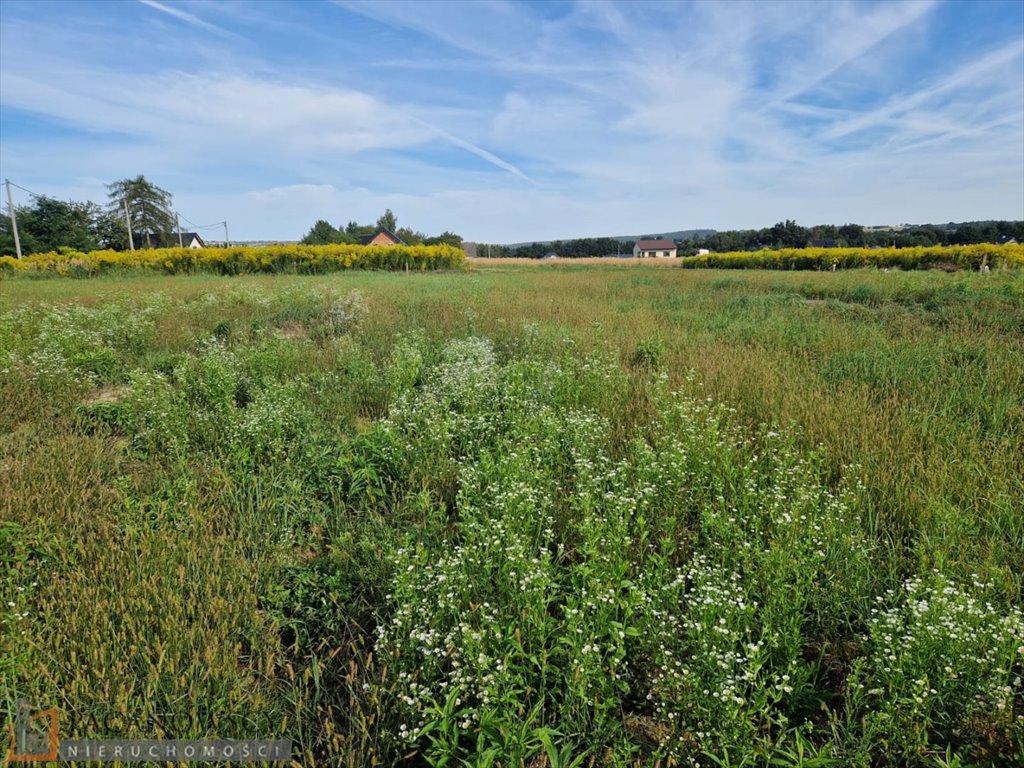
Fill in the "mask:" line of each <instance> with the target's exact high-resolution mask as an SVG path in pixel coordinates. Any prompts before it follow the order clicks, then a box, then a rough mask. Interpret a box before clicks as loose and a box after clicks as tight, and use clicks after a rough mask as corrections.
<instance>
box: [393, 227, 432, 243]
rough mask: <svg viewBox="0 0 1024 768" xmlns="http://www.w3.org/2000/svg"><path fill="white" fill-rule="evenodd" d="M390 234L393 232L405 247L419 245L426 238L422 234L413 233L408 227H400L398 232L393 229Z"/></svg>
mask: <svg viewBox="0 0 1024 768" xmlns="http://www.w3.org/2000/svg"><path fill="white" fill-rule="evenodd" d="M391 232H394V234H395V235H397V236H398V239H399V240H401V241H402V242H403V243H405V244H406V245H420V244H422V243H423V242H424V241H425V240H426V239H427V236H426V235H424V234H423V233H422V232H414V231H413V230H411V229H409V227H402V228H401V229H398V230H394V229H393V230H391Z"/></svg>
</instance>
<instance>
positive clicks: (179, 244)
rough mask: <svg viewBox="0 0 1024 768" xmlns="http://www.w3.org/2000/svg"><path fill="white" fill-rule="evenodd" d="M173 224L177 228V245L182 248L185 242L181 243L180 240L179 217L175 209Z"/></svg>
mask: <svg viewBox="0 0 1024 768" xmlns="http://www.w3.org/2000/svg"><path fill="white" fill-rule="evenodd" d="M174 226H176V227H177V228H178V247H179V248H184V247H185V243H183V242H182V241H181V219H180V218H178V212H177V211H175V212H174Z"/></svg>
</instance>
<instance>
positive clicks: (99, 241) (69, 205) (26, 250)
mask: <svg viewBox="0 0 1024 768" xmlns="http://www.w3.org/2000/svg"><path fill="white" fill-rule="evenodd" d="M14 212H15V215H16V217H17V220H18V237H19V239H20V241H21V252H22V253H23V254H26V255H27V254H30V253H46V252H48V251H57V250H60V249H61V248H70V249H73V250H75V251H82V252H89V251H99V250H113V251H124V250H127V249H128V229H127V227H126V226H125V223H124V218H123V217H119V216H117V215H116V214H115V213H113V212H111V211H109V210H107V209H105V208H102V207H100V206H98V205H96V203H90V202H75V201H70V202H65V201H63V200H55V199H54V198H52V197H37V198H35V200H34V202H33V204H32V205H17V206H15V207H14ZM15 253H16V250H15V247H14V231H13V229H12V227H11V219H10V216H3V217H0V256H13V255H14V254H15Z"/></svg>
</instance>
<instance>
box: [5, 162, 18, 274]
mask: <svg viewBox="0 0 1024 768" xmlns="http://www.w3.org/2000/svg"><path fill="white" fill-rule="evenodd" d="M4 184H6V185H7V210H8V211H10V213H11V229H12V230H13V231H14V252H15V253H17V254H18V258H19V259H20V258H21V238H20V237H18V217H17V216H15V215H14V200H13V199H12V198H11V180H10V179H4Z"/></svg>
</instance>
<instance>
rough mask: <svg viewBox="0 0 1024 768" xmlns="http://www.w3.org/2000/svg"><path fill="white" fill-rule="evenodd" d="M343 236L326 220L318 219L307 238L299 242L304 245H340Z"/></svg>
mask: <svg viewBox="0 0 1024 768" xmlns="http://www.w3.org/2000/svg"><path fill="white" fill-rule="evenodd" d="M343 239H344V238H343V235H342V233H341V232H339V231H338V230H337V229H335V228H334V227H333V226H332V225H331V223H330V222H329V221H327V220H325V219H318V220H317V222H316V224H314V225H313V226H312V227H311V228H310V230H309V232H307V233H306V236H305V237H303V238H302V240H300V241H299V242H300V243H302V244H303V245H327V244H328V243H340V242H342V241H343Z"/></svg>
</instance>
